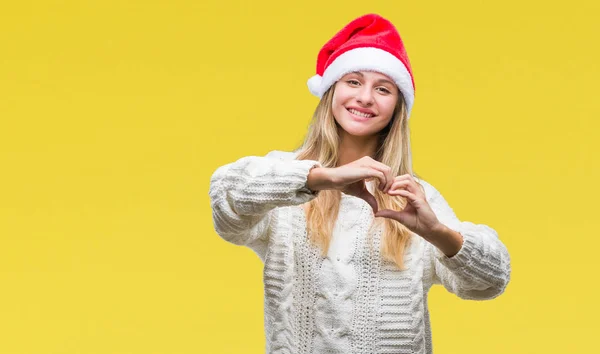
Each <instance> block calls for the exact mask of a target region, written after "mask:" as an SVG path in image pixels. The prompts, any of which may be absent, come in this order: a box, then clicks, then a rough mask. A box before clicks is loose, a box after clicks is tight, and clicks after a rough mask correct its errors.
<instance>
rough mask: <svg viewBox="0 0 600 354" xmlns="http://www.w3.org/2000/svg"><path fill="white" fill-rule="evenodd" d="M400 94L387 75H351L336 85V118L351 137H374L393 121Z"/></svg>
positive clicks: (368, 72)
mask: <svg viewBox="0 0 600 354" xmlns="http://www.w3.org/2000/svg"><path fill="white" fill-rule="evenodd" d="M399 94H400V91H399V90H398V87H397V86H396V84H395V83H394V82H393V81H392V79H390V78H389V77H388V76H387V75H384V74H380V73H378V72H374V71H360V72H352V73H348V74H346V75H344V76H343V77H342V78H341V79H340V80H338V81H337V82H336V83H335V92H334V93H333V103H332V110H333V115H334V117H335V120H336V121H337V122H338V124H339V125H340V126H341V127H342V128H343V129H344V131H345V132H346V133H348V134H350V135H354V136H371V135H375V134H377V133H378V132H379V131H380V130H381V129H383V128H385V126H386V125H387V124H388V123H389V122H390V120H391V119H392V114H393V113H394V108H395V106H396V102H397V101H398V97H399Z"/></svg>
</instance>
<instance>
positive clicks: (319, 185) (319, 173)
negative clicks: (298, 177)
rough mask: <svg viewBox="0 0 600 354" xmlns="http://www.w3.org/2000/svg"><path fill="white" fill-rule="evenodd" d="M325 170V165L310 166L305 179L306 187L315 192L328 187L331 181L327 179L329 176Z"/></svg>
mask: <svg viewBox="0 0 600 354" xmlns="http://www.w3.org/2000/svg"><path fill="white" fill-rule="evenodd" d="M326 172H327V168H326V167H313V168H311V169H310V171H309V173H308V178H307V180H306V187H307V188H308V189H310V190H312V191H315V192H316V191H320V190H324V189H329V186H330V184H331V183H330V182H331V181H330V180H329V176H328V174H327V173H326Z"/></svg>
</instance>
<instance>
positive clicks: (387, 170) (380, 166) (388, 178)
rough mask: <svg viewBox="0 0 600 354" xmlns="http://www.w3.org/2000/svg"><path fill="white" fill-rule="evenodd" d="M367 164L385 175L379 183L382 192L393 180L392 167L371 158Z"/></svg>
mask: <svg viewBox="0 0 600 354" xmlns="http://www.w3.org/2000/svg"><path fill="white" fill-rule="evenodd" d="M369 166H370V167H371V168H373V169H376V170H378V171H381V172H382V173H383V175H384V176H385V180H384V181H382V182H380V183H379V190H381V191H384V192H385V191H387V190H388V189H389V187H390V186H391V185H392V183H393V180H394V176H393V175H392V168H391V167H390V166H388V165H386V164H384V163H382V162H379V161H377V160H373V159H371V160H370V161H369Z"/></svg>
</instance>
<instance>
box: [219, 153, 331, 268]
mask: <svg viewBox="0 0 600 354" xmlns="http://www.w3.org/2000/svg"><path fill="white" fill-rule="evenodd" d="M289 154H290V153H288V155H289ZM288 155H285V157H282V156H284V155H282V154H281V152H280V151H277V150H273V151H271V152H269V153H268V154H267V155H265V156H246V157H242V158H240V159H239V160H237V161H235V162H231V163H229V164H226V165H223V166H221V167H219V168H217V169H216V170H215V171H214V172H213V174H212V176H211V178H210V189H209V196H210V203H211V208H212V219H213V225H214V228H215V231H216V232H217V234H218V235H219V236H220V237H221V238H223V239H224V240H226V241H228V242H231V243H233V244H236V245H245V246H248V247H250V248H252V249H253V250H254V251H255V252H257V253H258V254H259V256H261V258H264V254H265V252H266V246H267V244H268V237H269V230H270V225H271V223H272V219H273V211H274V209H275V208H276V207H284V206H292V205H300V204H304V203H306V202H308V201H310V200H312V199H314V198H316V197H317V195H318V193H319V191H316V192H313V191H310V190H309V189H308V188H306V182H307V178H308V174H309V172H310V170H311V169H312V168H313V167H322V165H321V164H320V163H319V162H318V161H315V160H295V159H293V157H292V158H288V157H287V156H288Z"/></svg>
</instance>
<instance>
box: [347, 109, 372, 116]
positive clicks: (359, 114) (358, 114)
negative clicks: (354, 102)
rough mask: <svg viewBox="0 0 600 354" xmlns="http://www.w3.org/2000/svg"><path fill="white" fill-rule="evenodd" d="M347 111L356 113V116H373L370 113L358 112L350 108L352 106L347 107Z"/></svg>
mask: <svg viewBox="0 0 600 354" xmlns="http://www.w3.org/2000/svg"><path fill="white" fill-rule="evenodd" d="M348 111H349V112H350V113H352V114H356V115H357V116H361V117H364V118H371V117H373V115H372V114H369V113H363V112H359V111H357V110H355V109H352V108H350V109H348Z"/></svg>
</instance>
